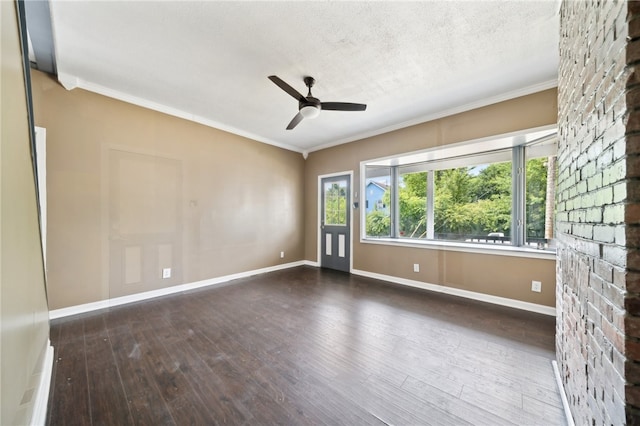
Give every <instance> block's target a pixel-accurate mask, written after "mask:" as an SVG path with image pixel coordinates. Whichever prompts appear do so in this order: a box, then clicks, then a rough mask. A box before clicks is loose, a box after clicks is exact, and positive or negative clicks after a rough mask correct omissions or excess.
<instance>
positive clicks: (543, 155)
mask: <svg viewBox="0 0 640 426" xmlns="http://www.w3.org/2000/svg"><path fill="white" fill-rule="evenodd" d="M525 155H526V220H525V227H526V234H525V242H526V244H527V245H528V246H531V247H537V248H546V247H548V246H549V244H552V243H553V238H554V237H555V229H554V226H553V224H554V220H553V219H554V216H555V203H554V201H555V188H556V175H557V164H556V144H555V140H547V141H543V142H541V143H537V144H533V145H530V146H528V147H527V148H526V151H525Z"/></svg>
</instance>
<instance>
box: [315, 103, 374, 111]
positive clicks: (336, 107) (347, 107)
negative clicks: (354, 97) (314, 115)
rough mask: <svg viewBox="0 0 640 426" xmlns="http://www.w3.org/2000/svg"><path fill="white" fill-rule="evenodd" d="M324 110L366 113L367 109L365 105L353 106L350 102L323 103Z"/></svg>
mask: <svg viewBox="0 0 640 426" xmlns="http://www.w3.org/2000/svg"><path fill="white" fill-rule="evenodd" d="M320 105H321V107H322V109H326V110H329V111H364V110H365V109H367V106H366V105H365V104H352V103H349V102H322V103H321V104H320Z"/></svg>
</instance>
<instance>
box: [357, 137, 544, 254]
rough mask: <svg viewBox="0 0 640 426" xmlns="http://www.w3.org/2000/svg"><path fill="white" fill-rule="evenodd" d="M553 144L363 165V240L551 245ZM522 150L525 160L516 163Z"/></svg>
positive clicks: (538, 246)
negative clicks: (364, 200)
mask: <svg viewBox="0 0 640 426" xmlns="http://www.w3.org/2000/svg"><path fill="white" fill-rule="evenodd" d="M555 144H556V141H555V138H549V137H545V138H544V141H543V142H541V143H537V144H536V145H522V146H516V147H513V148H509V149H503V150H501V151H495V152H486V153H475V154H474V155H467V156H463V157H456V158H453V157H452V158H440V159H437V160H434V161H425V162H421V163H415V164H411V163H409V164H401V165H397V166H389V167H380V166H377V165H371V166H369V165H365V168H364V170H365V187H366V197H367V198H366V202H367V210H366V213H365V222H366V225H365V234H366V237H368V238H371V237H372V238H380V237H383V238H397V239H413V240H443V241H456V242H465V243H484V244H487V243H489V244H502V245H518V246H530V247H537V248H548V247H549V245H550V243H551V240H552V239H553V201H554V188H555V167H556V166H555V156H554V155H555V149H556V148H555V146H556V145H555ZM520 153H523V154H524V155H522V157H520V158H523V159H525V160H517V158H518V157H519V155H520ZM523 161H524V164H523ZM395 162H400V163H401V161H397V160H396V161H395ZM383 170H384V172H383ZM549 170H551V172H550V171H549ZM521 171H522V173H521ZM374 184H375V191H374V190H373V189H374V188H373V185H374ZM520 188H522V189H520ZM513 191H516V193H515V195H514V192H513ZM518 203H522V204H523V206H522V208H517V204H518ZM380 205H382V206H384V207H383V208H379V207H378V206H380ZM514 212H515V213H514ZM518 212H522V213H518ZM514 220H516V221H517V222H514V223H512V221H514ZM514 224H515V225H514ZM519 235H520V236H519Z"/></svg>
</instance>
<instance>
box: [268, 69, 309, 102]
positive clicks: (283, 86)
mask: <svg viewBox="0 0 640 426" xmlns="http://www.w3.org/2000/svg"><path fill="white" fill-rule="evenodd" d="M269 80H271V81H273V82H274V83H275V84H276V86H278V87H279V88H281V89H282V90H284V91H285V92H287V93H288V94H290V95H291V96H293V97H294V98H295V99H296V100H297V101H298V102H304V101H305V100H306V98H305V97H304V96H302V94H300V92H298V91H297V90H296V89H294V88H293V87H291V86H289V85H288V84H287V83H285V82H284V81H283V80H282V79H281V78H280V77H278V76H276V75H270V76H269Z"/></svg>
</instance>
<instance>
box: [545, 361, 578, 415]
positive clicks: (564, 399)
mask: <svg viewBox="0 0 640 426" xmlns="http://www.w3.org/2000/svg"><path fill="white" fill-rule="evenodd" d="M551 365H553V374H554V375H555V376H556V384H557V385H558V391H559V392H560V398H562V407H563V408H564V415H565V417H566V418H567V426H575V423H574V422H573V416H572V415H571V408H569V401H568V400H567V394H566V393H565V392H564V386H563V385H562V377H561V376H560V370H559V369H558V363H557V361H555V360H553V361H551Z"/></svg>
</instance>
